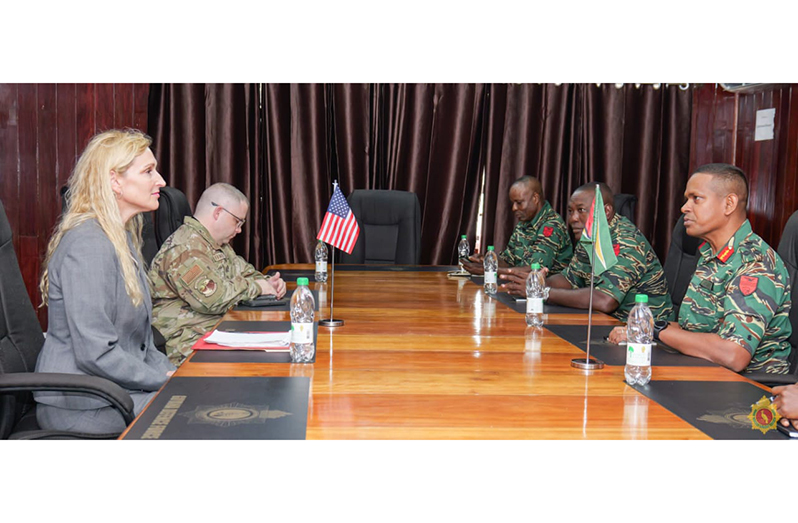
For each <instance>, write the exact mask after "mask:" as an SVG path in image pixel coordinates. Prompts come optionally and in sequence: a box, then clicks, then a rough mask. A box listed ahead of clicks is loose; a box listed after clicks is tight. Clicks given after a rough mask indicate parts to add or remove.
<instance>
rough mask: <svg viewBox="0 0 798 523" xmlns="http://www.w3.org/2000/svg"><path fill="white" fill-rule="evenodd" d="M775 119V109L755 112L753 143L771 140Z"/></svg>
mask: <svg viewBox="0 0 798 523" xmlns="http://www.w3.org/2000/svg"><path fill="white" fill-rule="evenodd" d="M775 119H776V109H775V108H772V109H762V110H761V111H757V112H756V133H754V141H756V142H759V141H762V140H772V139H773V128H774V127H775V125H774V120H775Z"/></svg>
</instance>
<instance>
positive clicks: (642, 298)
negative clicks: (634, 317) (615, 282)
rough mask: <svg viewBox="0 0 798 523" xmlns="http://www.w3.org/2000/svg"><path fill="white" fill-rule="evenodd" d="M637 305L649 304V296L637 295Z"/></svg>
mask: <svg viewBox="0 0 798 523" xmlns="http://www.w3.org/2000/svg"><path fill="white" fill-rule="evenodd" d="M635 303H648V294H635Z"/></svg>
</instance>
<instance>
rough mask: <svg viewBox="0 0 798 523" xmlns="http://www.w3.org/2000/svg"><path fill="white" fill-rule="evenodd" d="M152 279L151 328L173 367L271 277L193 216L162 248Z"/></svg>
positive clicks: (155, 261) (151, 272)
mask: <svg viewBox="0 0 798 523" xmlns="http://www.w3.org/2000/svg"><path fill="white" fill-rule="evenodd" d="M148 277H149V279H150V286H151V294H152V302H153V306H152V316H153V325H154V326H155V328H157V329H158V331H160V333H161V334H162V335H163V337H164V338H165V339H166V355H167V356H168V357H169V360H170V361H171V362H172V363H174V364H175V365H180V364H181V363H183V361H184V360H185V359H186V358H187V357H188V356H189V355H190V354H191V347H192V345H194V342H196V341H197V340H198V339H199V338H200V337H201V336H202V335H203V334H205V333H206V332H208V331H209V330H210V329H211V328H212V327H213V326H214V325H215V324H216V322H218V321H219V319H220V318H221V317H222V315H224V313H225V312H227V310H228V309H230V308H231V307H233V306H235V305H236V304H237V303H238V302H240V301H243V300H248V299H252V298H254V297H256V296H258V295H260V293H261V287H260V285H258V283H257V281H258V280H265V279H267V278H266V276H264V275H262V274H261V273H260V272H258V271H257V270H256V269H255V268H254V267H253V266H252V265H250V264H249V263H247V262H246V261H244V259H243V258H241V257H240V256H238V255H236V253H235V251H234V250H233V248H232V247H231V246H230V245H229V244H225V245H219V244H218V243H217V242H216V241H215V240H214V239H213V238H212V237H211V235H210V233H209V232H208V230H207V229H206V228H205V227H204V226H203V225H202V224H201V223H200V222H198V221H197V220H196V219H194V218H193V217H191V216H187V217H186V218H185V220H184V222H183V225H181V226H180V228H179V229H177V230H176V231H175V232H174V234H172V235H171V236H170V237H169V238H168V239H167V240H166V241H165V242H164V244H163V245H162V246H161V249H160V250H159V251H158V254H157V255H156V256H155V258H154V259H153V260H152V265H151V267H150V270H149V273H148Z"/></svg>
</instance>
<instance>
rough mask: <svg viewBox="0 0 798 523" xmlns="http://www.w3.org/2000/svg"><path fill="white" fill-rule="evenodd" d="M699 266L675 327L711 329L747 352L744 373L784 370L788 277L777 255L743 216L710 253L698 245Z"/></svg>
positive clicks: (786, 367)
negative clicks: (726, 240) (726, 239)
mask: <svg viewBox="0 0 798 523" xmlns="http://www.w3.org/2000/svg"><path fill="white" fill-rule="evenodd" d="M698 252H699V259H698V266H697V267H696V271H695V275H694V276H693V279H692V280H690V286H689V287H688V289H687V293H686V294H685V297H684V301H683V302H682V305H681V308H680V309H679V325H681V327H682V328H683V329H686V330H689V331H693V332H712V333H715V334H717V335H718V336H720V337H721V338H723V339H724V340H730V341H733V342H735V343H737V344H738V345H740V346H742V347H743V348H744V349H745V350H747V351H748V352H749V353H751V362H750V363H749V364H748V367H746V369H745V372H751V371H764V372H771V373H775V374H786V373H787V372H788V371H789V367H790V365H789V363H788V361H787V357H788V356H789V355H790V350H791V347H790V342H789V338H790V335H791V334H792V326H791V325H790V305H791V303H790V281H789V275H788V273H787V269H786V268H785V267H784V262H783V261H782V260H781V258H779V255H778V254H776V252H775V251H774V250H773V249H771V248H770V246H769V245H768V244H767V243H765V242H764V241H763V240H762V238H760V237H759V236H758V235H756V234H754V232H753V231H752V230H751V224H750V223H749V221H748V220H746V221H745V223H743V224H742V225H741V226H740V228H739V229H737V232H736V233H734V236H732V237H731V239H730V240H729V243H728V244H727V245H726V246H725V247H724V248H723V249H721V250H720V252H718V254H717V255H716V256H713V255H712V248H711V247H710V245H709V243H707V242H704V243H702V244H701V246H700V247H699V250H698Z"/></svg>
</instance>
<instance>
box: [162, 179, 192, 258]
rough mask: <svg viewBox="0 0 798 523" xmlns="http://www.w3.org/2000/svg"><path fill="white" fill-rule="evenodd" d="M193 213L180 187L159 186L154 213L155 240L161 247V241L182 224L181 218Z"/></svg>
mask: <svg viewBox="0 0 798 523" xmlns="http://www.w3.org/2000/svg"><path fill="white" fill-rule="evenodd" d="M192 214H194V213H193V212H192V211H191V205H189V203H188V198H186V195H185V194H183V191H181V190H180V189H175V188H174V187H168V186H167V187H161V198H160V205H159V206H158V210H156V211H155V213H154V215H155V216H154V221H153V225H154V227H155V242H156V244H157V245H158V248H159V249H160V248H161V245H163V242H165V241H166V239H167V238H168V237H169V236H171V235H172V233H173V232H175V231H176V230H177V228H178V227H180V226H181V225H183V218H185V217H186V216H191V215H192Z"/></svg>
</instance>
